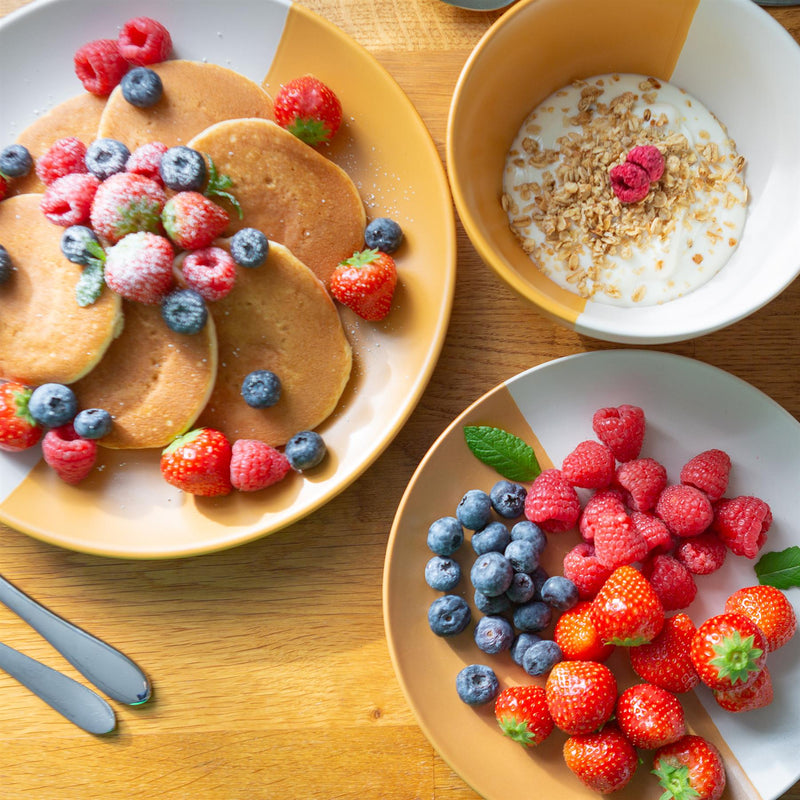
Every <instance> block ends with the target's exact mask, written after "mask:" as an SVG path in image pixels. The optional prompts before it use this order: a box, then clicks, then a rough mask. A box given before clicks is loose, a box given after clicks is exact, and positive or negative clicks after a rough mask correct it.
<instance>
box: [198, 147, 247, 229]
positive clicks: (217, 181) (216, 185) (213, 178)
mask: <svg viewBox="0 0 800 800" xmlns="http://www.w3.org/2000/svg"><path fill="white" fill-rule="evenodd" d="M206 158H207V159H208V184H207V185H206V191H205V195H206V197H224V198H225V199H226V200H227V201H228V202H229V203H230V204H231V205H232V206H233V207H234V208H235V209H236V213H237V214H238V215H239V219H242V218H243V217H244V212H243V211H242V207H241V205H240V204H239V201H238V200H237V199H236V196H235V195H234V194H233V193H232V192H229V191H228V189H230V188H231V186H233V181H232V180H231V178H230V177H229V176H228V175H223V174H222V173H221V172H218V171H217V168H216V166H215V165H214V162H213V160H212V159H211V156H210V155H208V153H206Z"/></svg>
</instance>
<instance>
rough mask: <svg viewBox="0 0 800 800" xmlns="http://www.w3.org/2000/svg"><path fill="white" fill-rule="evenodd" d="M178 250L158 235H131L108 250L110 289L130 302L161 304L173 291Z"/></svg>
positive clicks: (107, 282) (106, 267) (106, 276)
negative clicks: (174, 266) (176, 251)
mask: <svg viewBox="0 0 800 800" xmlns="http://www.w3.org/2000/svg"><path fill="white" fill-rule="evenodd" d="M173 259H174V251H173V249H172V245H171V244H170V242H169V240H168V239H166V238H165V237H163V236H158V235H157V234H155V233H147V232H145V231H140V232H138V233H129V234H128V235H127V236H126V237H125V238H124V239H122V240H120V241H119V242H117V243H116V244H115V245H114V246H113V247H109V249H108V250H107V251H106V262H105V280H106V284H108V287H109V288H110V289H111V290H112V291H115V292H116V293H117V294H119V295H122V297H124V298H126V299H127V300H135V301H136V302H139V303H150V304H152V303H158V302H159V301H160V300H161V298H162V297H163V296H164V295H165V294H166V293H167V292H168V291H169V290H170V289H171V288H172V285H173V273H172V263H173Z"/></svg>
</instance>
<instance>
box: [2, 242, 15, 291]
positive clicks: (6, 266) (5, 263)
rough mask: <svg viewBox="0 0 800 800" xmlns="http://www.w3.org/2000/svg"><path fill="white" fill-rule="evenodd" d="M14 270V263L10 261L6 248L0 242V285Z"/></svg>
mask: <svg viewBox="0 0 800 800" xmlns="http://www.w3.org/2000/svg"><path fill="white" fill-rule="evenodd" d="M13 271H14V265H13V264H12V263H11V256H10V255H9V254H8V250H6V249H5V247H3V245H1V244H0V286H2V285H3V284H4V283H5V282H6V281H7V280H8V279H9V278H10V277H11V273H12V272H13Z"/></svg>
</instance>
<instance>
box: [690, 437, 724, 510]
mask: <svg viewBox="0 0 800 800" xmlns="http://www.w3.org/2000/svg"><path fill="white" fill-rule="evenodd" d="M730 471H731V459H730V456H729V455H728V454H727V453H726V452H724V451H723V450H705V451H704V452H702V453H698V454H697V455H696V456H695V457H694V458H691V459H689V461H687V462H686V463H685V464H684V465H683V468H682V469H681V474H680V480H681V483H687V484H689V485H690V486H695V487H696V488H698V489H700V491H701V492H705V493H706V495H707V496H708V499H709V500H710V501H711V502H712V503H716V502H717V500H719V499H720V497H722V495H724V494H725V490H726V489H727V488H728V476H729V474H730Z"/></svg>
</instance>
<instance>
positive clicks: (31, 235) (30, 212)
mask: <svg viewBox="0 0 800 800" xmlns="http://www.w3.org/2000/svg"><path fill="white" fill-rule="evenodd" d="M41 199H42V195H40V194H20V195H16V196H14V197H8V198H6V199H5V200H4V201H3V202H2V203H0V244H2V245H3V246H4V247H5V248H6V250H8V252H9V255H10V256H11V261H12V263H13V265H14V267H15V272H14V273H13V274H12V276H11V278H10V280H8V281H7V282H6V283H4V284H2V285H0V377H3V378H15V379H17V380H20V381H22V382H23V383H27V384H30V385H36V384H40V383H48V382H54V383H72V382H73V381H76V380H78V378H80V377H81V376H83V375H85V374H86V373H87V372H89V370H91V369H92V367H94V365H95V364H96V363H97V362H98V361H99V360H100V359H101V358H102V356H103V354H104V353H105V352H106V350H107V348H108V346H109V345H110V344H111V340H112V339H113V338H114V336H115V335H116V334H117V333H118V332H119V330H120V328H121V325H122V314H121V313H120V297H119V295H117V294H115V293H114V292H112V291H110V290H109V289H104V290H103V292H102V294H101V295H100V298H99V299H98V300H97V301H96V302H95V303H93V304H92V305H89V306H85V307H81V306H79V305H78V303H77V300H76V298H75V287H76V285H77V283H78V279H79V278H80V275H81V271H82V267H80V266H79V265H77V264H72V263H70V262H69V261H67V259H66V258H65V257H64V256H63V254H62V253H61V247H60V242H61V234H62V233H63V231H64V229H63V228H60V227H59V226H58V225H53V224H52V223H51V222H49V221H48V220H47V218H46V217H45V216H44V214H42V212H41V210H40V208H39V203H40V202H41Z"/></svg>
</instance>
